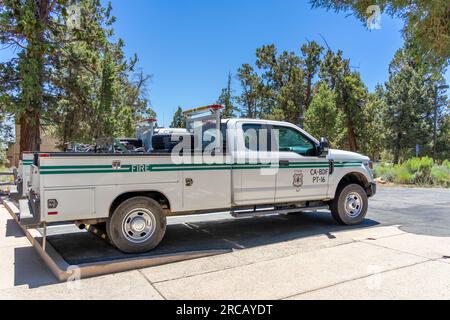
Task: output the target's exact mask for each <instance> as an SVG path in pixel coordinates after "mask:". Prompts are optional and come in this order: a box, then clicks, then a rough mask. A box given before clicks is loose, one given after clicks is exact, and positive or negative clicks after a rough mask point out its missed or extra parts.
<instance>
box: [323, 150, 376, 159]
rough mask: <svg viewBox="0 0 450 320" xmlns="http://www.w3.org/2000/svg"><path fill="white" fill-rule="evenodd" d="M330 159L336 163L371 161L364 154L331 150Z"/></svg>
mask: <svg viewBox="0 0 450 320" xmlns="http://www.w3.org/2000/svg"><path fill="white" fill-rule="evenodd" d="M328 159H330V160H334V161H369V160H370V159H369V157H366V156H363V155H362V154H359V153H356V152H350V151H344V150H336V149H330V151H329V153H328Z"/></svg>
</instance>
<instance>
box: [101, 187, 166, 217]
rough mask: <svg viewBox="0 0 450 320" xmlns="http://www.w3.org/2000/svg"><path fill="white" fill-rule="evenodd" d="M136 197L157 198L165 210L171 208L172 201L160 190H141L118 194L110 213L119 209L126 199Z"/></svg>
mask: <svg viewBox="0 0 450 320" xmlns="http://www.w3.org/2000/svg"><path fill="white" fill-rule="evenodd" d="M135 197H148V198H150V199H153V200H155V201H156V202H158V203H159V204H160V205H161V207H162V208H163V209H165V210H170V202H169V199H167V197H166V196H165V195H164V194H162V193H161V192H158V191H139V192H127V193H124V194H121V195H120V196H118V197H117V198H116V199H115V200H114V201H113V203H112V204H111V207H110V209H109V215H111V214H112V213H113V212H114V210H116V209H117V207H118V206H119V205H120V204H121V203H122V202H124V201H126V200H128V199H131V198H135Z"/></svg>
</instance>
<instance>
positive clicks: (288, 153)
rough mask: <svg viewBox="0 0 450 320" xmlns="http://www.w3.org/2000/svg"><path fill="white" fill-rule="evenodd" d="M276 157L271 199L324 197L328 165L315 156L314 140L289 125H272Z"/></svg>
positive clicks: (291, 199)
mask: <svg viewBox="0 0 450 320" xmlns="http://www.w3.org/2000/svg"><path fill="white" fill-rule="evenodd" d="M271 131H272V132H273V135H274V137H273V139H275V141H276V146H277V150H278V151H275V152H278V157H279V163H280V166H279V170H278V173H277V177H276V188H275V202H276V203H289V202H298V201H305V200H323V199H325V198H326V197H327V193H328V183H329V175H330V168H329V162H328V160H327V159H326V158H321V157H319V155H318V148H317V145H316V144H315V142H314V141H312V140H311V139H309V138H308V137H307V136H306V135H304V134H303V133H302V132H301V131H299V130H297V129H296V128H295V127H290V126H272V130H271Z"/></svg>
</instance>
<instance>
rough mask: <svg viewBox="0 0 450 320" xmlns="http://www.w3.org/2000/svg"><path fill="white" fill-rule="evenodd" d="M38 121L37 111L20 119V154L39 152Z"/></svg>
mask: <svg viewBox="0 0 450 320" xmlns="http://www.w3.org/2000/svg"><path fill="white" fill-rule="evenodd" d="M40 120H41V119H40V115H39V112H37V110H33V111H32V112H29V113H28V114H26V115H23V116H21V117H20V119H19V124H20V154H22V153H23V152H39V151H40V142H41V141H40V140H41V137H40V126H41V122H40Z"/></svg>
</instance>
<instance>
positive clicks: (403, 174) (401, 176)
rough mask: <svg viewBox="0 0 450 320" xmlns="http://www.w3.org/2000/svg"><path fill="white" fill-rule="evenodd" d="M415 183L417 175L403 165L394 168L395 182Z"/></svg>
mask: <svg viewBox="0 0 450 320" xmlns="http://www.w3.org/2000/svg"><path fill="white" fill-rule="evenodd" d="M414 181H415V175H414V174H412V173H411V172H409V170H408V168H407V167H406V166H403V165H396V166H394V182H395V183H400V184H411V183H413V182H414Z"/></svg>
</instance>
